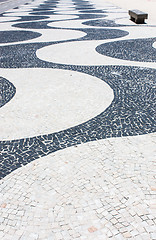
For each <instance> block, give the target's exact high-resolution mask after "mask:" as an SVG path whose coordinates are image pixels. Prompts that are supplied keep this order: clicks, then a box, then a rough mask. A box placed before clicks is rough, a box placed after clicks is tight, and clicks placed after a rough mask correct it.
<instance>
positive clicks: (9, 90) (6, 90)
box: [0, 77, 16, 108]
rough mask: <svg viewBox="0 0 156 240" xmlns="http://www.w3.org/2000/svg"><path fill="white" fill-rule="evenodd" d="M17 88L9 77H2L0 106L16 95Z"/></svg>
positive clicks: (0, 81)
mask: <svg viewBox="0 0 156 240" xmlns="http://www.w3.org/2000/svg"><path fill="white" fill-rule="evenodd" d="M15 93H16V88H15V86H14V85H13V84H12V83H11V82H9V81H8V80H7V79H5V78H3V77H0V108H1V107H2V106H4V105H5V104H6V103H8V102H9V101H10V100H11V99H12V98H13V97H14V95H15Z"/></svg>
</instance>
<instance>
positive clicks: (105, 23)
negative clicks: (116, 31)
mask: <svg viewBox="0 0 156 240" xmlns="http://www.w3.org/2000/svg"><path fill="white" fill-rule="evenodd" d="M82 24H84V25H87V26H94V27H124V26H127V25H124V24H117V23H115V21H113V20H103V19H102V20H98V19H97V20H91V21H87V22H83V23H82ZM128 26H130V25H128Z"/></svg>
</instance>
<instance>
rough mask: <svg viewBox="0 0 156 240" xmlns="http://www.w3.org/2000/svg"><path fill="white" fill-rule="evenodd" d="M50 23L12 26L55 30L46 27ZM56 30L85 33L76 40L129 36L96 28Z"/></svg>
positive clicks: (29, 23)
mask: <svg viewBox="0 0 156 240" xmlns="http://www.w3.org/2000/svg"><path fill="white" fill-rule="evenodd" d="M51 22H52V21H40V22H27V23H18V24H14V25H13V26H15V27H19V28H24V29H26V28H27V29H29V28H30V29H56V28H55V27H50V26H48V24H49V23H51ZM57 29H66V30H75V31H81V32H84V33H86V34H87V35H86V36H84V37H82V38H79V39H76V40H79V41H80V40H81V41H84V40H103V39H114V38H119V37H124V36H126V35H128V34H129V32H127V31H123V30H119V29H98V28H70V29H69V28H57Z"/></svg>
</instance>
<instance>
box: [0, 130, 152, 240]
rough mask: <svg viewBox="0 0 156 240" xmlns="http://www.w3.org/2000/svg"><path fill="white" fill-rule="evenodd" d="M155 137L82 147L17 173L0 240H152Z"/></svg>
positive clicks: (6, 196) (5, 196)
mask: <svg viewBox="0 0 156 240" xmlns="http://www.w3.org/2000/svg"><path fill="white" fill-rule="evenodd" d="M154 138H155V135H154V134H149V135H145V136H136V137H124V138H120V139H118V138H112V139H109V140H107V139H105V140H99V141H95V142H91V143H85V144H81V145H79V146H78V147H70V148H67V149H64V150H61V151H58V152H56V153H53V154H50V155H49V156H47V157H44V158H41V159H38V160H35V161H33V162H31V163H30V164H28V165H27V166H25V167H22V168H19V169H17V170H16V171H14V172H12V173H11V174H10V175H8V176H7V177H5V178H4V179H3V180H2V182H1V197H0V199H1V200H0V201H1V202H0V206H1V218H0V221H1V228H0V230H1V236H2V238H1V239H30V240H32V239H44V240H45V239H56V240H59V239H62V240H64V239H98V240H103V239H127V238H128V239H129V238H130V239H155V237H154V236H155V235H154V234H155V233H154V232H155V221H156V218H155V217H156V205H155V197H156V188H155V184H156V181H155V169H154V161H155V153H154V149H155V144H154ZM9 235H10V236H12V237H10V238H9ZM13 235H14V237H13Z"/></svg>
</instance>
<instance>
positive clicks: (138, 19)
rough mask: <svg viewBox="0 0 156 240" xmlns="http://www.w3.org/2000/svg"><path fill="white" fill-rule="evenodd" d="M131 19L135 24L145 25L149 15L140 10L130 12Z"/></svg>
mask: <svg viewBox="0 0 156 240" xmlns="http://www.w3.org/2000/svg"><path fill="white" fill-rule="evenodd" d="M128 13H129V15H130V17H131V18H130V19H131V20H132V21H133V22H135V23H144V20H145V19H147V18H148V14H147V13H144V12H142V11H140V10H137V9H135V10H129V12H128Z"/></svg>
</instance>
